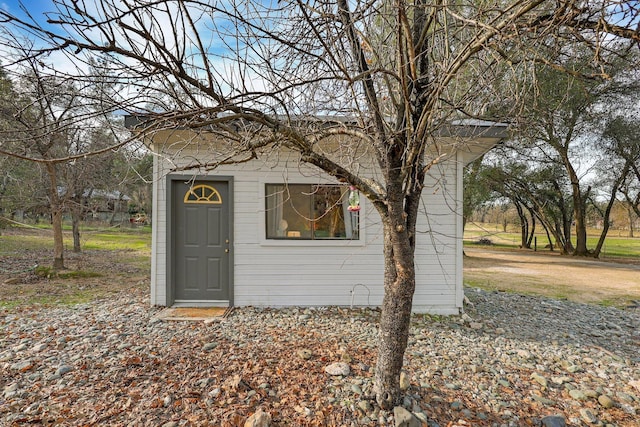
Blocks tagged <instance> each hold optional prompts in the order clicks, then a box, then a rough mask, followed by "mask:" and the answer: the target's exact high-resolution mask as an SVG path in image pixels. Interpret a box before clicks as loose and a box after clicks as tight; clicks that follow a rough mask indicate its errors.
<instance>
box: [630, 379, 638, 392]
mask: <svg viewBox="0 0 640 427" xmlns="http://www.w3.org/2000/svg"><path fill="white" fill-rule="evenodd" d="M629 385H630V386H631V387H633V388H635V389H636V390H638V391H640V380H634V381H629Z"/></svg>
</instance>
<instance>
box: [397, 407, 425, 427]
mask: <svg viewBox="0 0 640 427" xmlns="http://www.w3.org/2000/svg"><path fill="white" fill-rule="evenodd" d="M393 418H394V420H395V427H421V425H422V423H421V422H420V420H418V419H417V418H416V417H415V416H414V415H413V414H412V413H411V412H409V411H407V410H406V409H405V408H403V407H402V406H396V407H395V408H393Z"/></svg>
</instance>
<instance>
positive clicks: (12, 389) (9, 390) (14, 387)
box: [2, 383, 20, 399]
mask: <svg viewBox="0 0 640 427" xmlns="http://www.w3.org/2000/svg"><path fill="white" fill-rule="evenodd" d="M19 388H20V384H18V383H13V384H11V385H10V386H7V387H5V388H4V391H3V393H2V394H3V396H4V398H5V399H9V398H10V397H13V396H15V395H16V394H17V391H18V389H19Z"/></svg>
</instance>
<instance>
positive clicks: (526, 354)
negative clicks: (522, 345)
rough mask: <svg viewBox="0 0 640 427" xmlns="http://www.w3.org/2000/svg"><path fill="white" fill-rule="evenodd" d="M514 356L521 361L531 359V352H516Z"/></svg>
mask: <svg viewBox="0 0 640 427" xmlns="http://www.w3.org/2000/svg"><path fill="white" fill-rule="evenodd" d="M516 354H517V355H518V357H522V358H523V359H531V352H530V351H529V350H518V351H517V352H516Z"/></svg>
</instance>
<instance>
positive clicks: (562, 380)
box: [551, 377, 571, 385]
mask: <svg viewBox="0 0 640 427" xmlns="http://www.w3.org/2000/svg"><path fill="white" fill-rule="evenodd" d="M551 382H552V383H554V384H557V385H562V384H565V383H568V382H571V378H569V377H551Z"/></svg>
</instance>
